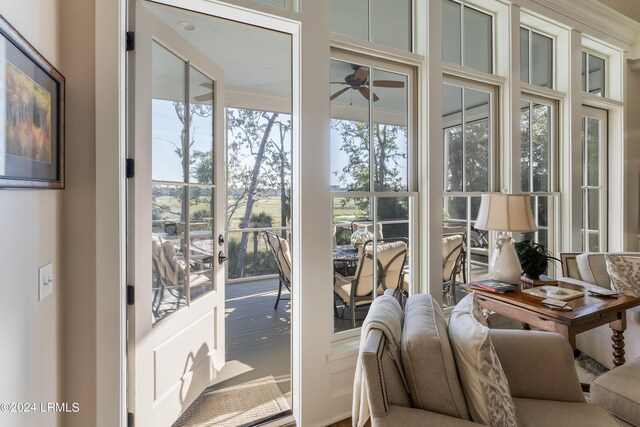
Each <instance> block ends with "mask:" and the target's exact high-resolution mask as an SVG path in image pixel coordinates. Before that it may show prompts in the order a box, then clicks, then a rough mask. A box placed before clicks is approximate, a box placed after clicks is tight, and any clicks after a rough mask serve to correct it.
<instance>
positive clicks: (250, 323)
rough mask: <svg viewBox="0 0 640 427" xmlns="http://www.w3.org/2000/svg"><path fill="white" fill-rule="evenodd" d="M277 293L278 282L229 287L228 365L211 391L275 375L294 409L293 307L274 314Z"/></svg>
mask: <svg viewBox="0 0 640 427" xmlns="http://www.w3.org/2000/svg"><path fill="white" fill-rule="evenodd" d="M277 293H278V280H277V279H267V280H259V281H255V282H244V283H234V284H228V285H227V287H226V307H225V315H226V317H225V321H226V325H225V335H226V363H225V366H224V368H223V369H222V371H221V372H220V374H219V376H218V378H217V380H216V382H215V384H214V385H213V386H211V387H210V388H209V390H212V389H221V388H225V387H229V386H232V385H237V384H242V383H244V382H247V381H252V380H256V379H259V378H263V377H266V376H269V375H272V376H273V377H274V378H275V380H276V382H277V383H278V387H280V390H281V391H282V393H283V394H284V395H285V397H286V398H287V400H288V401H289V404H290V405H291V303H290V302H289V301H288V300H282V299H281V300H280V304H278V309H277V310H274V309H273V305H274V304H275V302H276V297H277ZM284 296H285V297H286V298H288V297H289V294H288V293H284Z"/></svg>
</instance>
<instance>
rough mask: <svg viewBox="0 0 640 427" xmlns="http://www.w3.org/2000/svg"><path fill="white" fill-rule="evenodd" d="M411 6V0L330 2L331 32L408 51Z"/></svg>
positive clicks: (335, 0)
mask: <svg viewBox="0 0 640 427" xmlns="http://www.w3.org/2000/svg"><path fill="white" fill-rule="evenodd" d="M411 3H412V2H411V0H349V1H344V0H332V1H331V30H332V31H334V32H336V33H338V34H344V35H346V36H351V37H356V38H359V39H362V40H367V41H370V42H373V43H379V44H382V45H385V46H389V47H394V48H397V49H402V50H406V51H409V52H410V51H411V49H412V40H411V38H412V37H411V35H412V28H413V19H412V10H411Z"/></svg>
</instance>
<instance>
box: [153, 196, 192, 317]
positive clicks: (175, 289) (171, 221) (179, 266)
mask: <svg viewBox="0 0 640 427" xmlns="http://www.w3.org/2000/svg"><path fill="white" fill-rule="evenodd" d="M151 194H152V201H151V207H152V215H153V218H152V222H151V223H152V236H153V237H152V268H153V271H152V306H151V307H152V313H153V319H154V321H158V320H160V319H162V318H163V317H165V316H167V315H169V314H171V313H173V312H174V311H176V310H177V309H179V308H180V307H183V306H184V305H185V303H186V301H185V277H186V272H187V263H186V258H185V250H186V241H185V235H184V222H185V218H186V205H185V201H186V188H185V187H182V186H168V185H153V186H152V193H151Z"/></svg>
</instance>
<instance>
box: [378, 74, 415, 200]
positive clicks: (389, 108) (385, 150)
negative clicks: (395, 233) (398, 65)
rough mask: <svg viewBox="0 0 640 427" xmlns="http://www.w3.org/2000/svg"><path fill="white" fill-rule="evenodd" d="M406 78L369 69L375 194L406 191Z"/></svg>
mask: <svg viewBox="0 0 640 427" xmlns="http://www.w3.org/2000/svg"><path fill="white" fill-rule="evenodd" d="M407 83H408V82H407V76H404V75H402V74H397V73H391V72H388V71H382V70H378V69H374V70H373V81H372V85H373V100H374V104H373V123H374V124H373V126H374V129H373V143H374V145H373V149H374V188H375V191H407V189H408V185H407V178H408V172H409V171H408V166H409V165H408V159H409V156H408V154H409V153H408V149H409V143H408V141H409V140H408V136H409V135H408V133H407V132H408V128H407V126H408V101H407V91H408V88H407Z"/></svg>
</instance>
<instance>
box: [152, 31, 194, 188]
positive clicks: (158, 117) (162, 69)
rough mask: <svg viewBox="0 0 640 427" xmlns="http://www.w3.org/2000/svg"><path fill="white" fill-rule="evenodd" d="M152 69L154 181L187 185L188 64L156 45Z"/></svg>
mask: <svg viewBox="0 0 640 427" xmlns="http://www.w3.org/2000/svg"><path fill="white" fill-rule="evenodd" d="M151 65H152V71H151V73H152V76H151V79H152V86H151V87H152V97H153V99H152V101H151V109H152V119H151V120H152V123H151V138H152V145H151V152H152V154H151V161H152V179H153V180H155V181H173V182H186V181H187V179H188V173H185V171H186V170H188V166H187V165H188V159H187V158H186V156H184V155H183V153H186V152H187V150H185V148H186V147H185V144H187V139H186V137H187V136H186V133H185V122H184V120H185V119H184V108H185V98H186V96H185V87H184V82H185V62H184V61H183V60H182V59H180V58H178V57H177V56H176V55H174V54H173V53H171V52H169V51H168V50H167V49H165V48H164V47H163V46H161V45H160V44H158V43H156V42H153V47H152V57H151Z"/></svg>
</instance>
